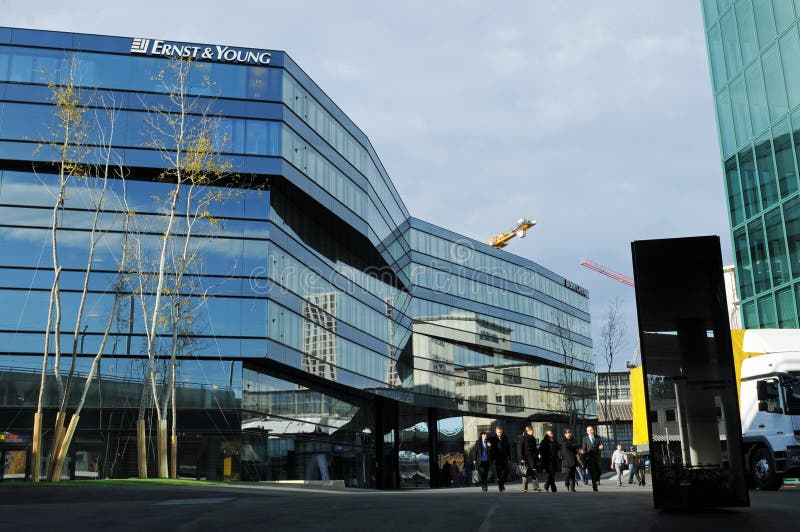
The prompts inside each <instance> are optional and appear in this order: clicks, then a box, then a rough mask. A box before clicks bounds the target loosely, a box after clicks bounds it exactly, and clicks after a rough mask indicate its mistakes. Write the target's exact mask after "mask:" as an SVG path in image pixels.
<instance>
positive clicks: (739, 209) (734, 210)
mask: <svg viewBox="0 0 800 532" xmlns="http://www.w3.org/2000/svg"><path fill="white" fill-rule="evenodd" d="M725 182H726V185H727V188H728V207H729V208H730V211H731V225H733V226H737V225H739V224H740V223H742V222H743V221H744V205H743V203H742V186H741V184H740V183H739V169H738V167H737V166H736V158H735V157H731V158H730V159H729V160H728V161H727V162H726V163H725Z"/></svg>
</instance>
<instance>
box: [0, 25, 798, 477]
mask: <svg viewBox="0 0 800 532" xmlns="http://www.w3.org/2000/svg"><path fill="white" fill-rule="evenodd" d="M149 42H150V41H148V43H149ZM147 46H149V44H146V45H145V47H147ZM198 46H200V45H198ZM134 48H135V40H132V39H128V38H120V37H103V36H93V35H81V34H65V33H56V32H44V31H33V30H19V29H10V28H0V249H2V250H3V252H2V254H0V273H2V275H0V301H2V303H3V304H2V305H0V345H2V346H3V347H2V348H0V420H2V421H3V423H4V426H6V427H8V429H7V430H8V431H9V432H10V433H13V434H15V435H17V436H18V438H16V439H15V440H14V441H15V442H17V443H15V444H13V445H12V444H11V443H8V441H11V440H10V439H7V441H6V443H3V444H1V445H0V452H5V453H23V454H22V455H17V454H11V455H9V456H14V457H15V464H16V465H15V466H14V468H13V469H14V472H13V474H12V473H9V475H11V476H13V477H14V478H18V477H19V478H24V477H25V476H26V475H28V476H29V475H30V464H29V461H30V460H27V455H25V452H26V449H27V447H26V444H25V442H26V441H27V442H28V445H29V442H30V434H31V431H32V418H33V411H34V410H35V408H36V405H37V403H38V400H39V387H40V377H41V372H42V369H41V368H42V362H43V355H42V352H43V350H44V349H47V351H48V353H49V354H50V355H49V357H48V359H47V360H48V364H49V365H48V367H47V370H46V373H45V378H44V380H43V381H42V382H43V383H44V394H43V401H42V405H43V408H44V411H45V423H46V424H47V423H52V420H51V419H50V418H51V417H54V415H55V410H56V409H57V408H58V406H59V403H60V402H61V398H62V391H63V380H64V376H65V375H66V373H67V372H68V371H69V369H68V368H69V367H70V366H71V365H72V364H73V361H74V374H75V376H76V379H77V380H78V381H80V382H81V385H80V386H77V387H73V388H72V389H71V391H70V393H69V394H68V396H67V397H66V399H65V402H66V403H65V404H67V405H68V407H69V409H74V408H76V406H77V405H78V403H79V401H80V398H81V392H82V390H83V381H84V380H85V379H86V378H87V375H88V374H89V373H90V371H91V367H92V361H93V359H94V356H95V355H96V354H97V353H102V355H103V356H102V358H100V359H99V360H100V362H99V365H98V367H97V368H96V378H95V380H94V381H93V382H92V383H91V386H90V387H89V388H88V389H89V393H88V395H87V400H86V404H85V410H84V414H83V416H82V420H81V425H79V427H78V436H77V438H76V443H75V445H74V449H73V452H72V454H71V455H70V458H69V460H70V462H69V464H70V465H69V467H68V468H67V470H66V472H65V475H66V476H67V477H76V478H94V477H101V476H102V477H105V476H129V475H132V476H133V475H135V474H136V456H135V426H134V423H135V418H136V415H137V411H139V410H140V408H142V406H141V405H143V404H145V408H146V409H147V411H148V412H150V411H151V410H152V409H153V408H154V407H155V406H156V405H155V404H153V401H152V399H150V398H148V397H150V396H148V393H145V391H146V387H145V386H146V384H147V382H148V379H150V378H153V379H155V385H154V386H153V388H154V389H155V390H157V391H158V394H157V395H158V397H160V398H161V399H159V401H161V400H163V401H164V403H163V405H161V406H162V410H163V411H164V412H167V410H168V409H167V399H164V398H165V397H168V396H169V390H170V386H169V384H170V375H171V371H172V370H171V368H170V359H171V357H172V355H173V354H174V356H175V359H176V369H175V380H176V385H175V403H176V408H177V415H176V416H175V418H176V423H177V426H178V431H177V432H178V435H179V436H178V459H177V469H178V473H179V475H180V476H188V477H197V478H239V479H244V480H268V481H280V480H301V481H320V482H342V483H345V484H347V485H350V486H357V487H367V488H396V487H415V486H422V485H424V486H437V485H461V484H466V483H467V482H468V481H467V479H469V476H468V474H467V473H468V472H469V469H470V467H472V466H471V463H470V458H469V453H468V452H465V451H468V450H469V448H470V446H471V444H472V443H473V442H474V441H475V440H476V439H477V436H478V434H477V432H476V431H477V430H478V429H479V428H484V427H491V426H492V425H493V424H498V423H502V424H505V425H507V427H510V428H512V429H513V430H512V431H507V432H508V433H509V435H510V436H512V439H514V438H516V437H517V436H515V435H514V434H515V433H516V434H520V433H521V432H522V425H523V424H525V423H533V424H534V425H535V427H536V430H537V431H538V434H541V433H542V432H543V430H544V429H545V428H546V427H550V426H556V425H557V426H558V427H559V428H560V427H562V426H564V425H566V424H570V425H576V426H577V425H582V424H586V423H588V422H590V421H591V420H594V419H596V416H597V410H596V406H595V392H594V386H595V385H594V364H593V357H592V342H591V338H590V322H589V299H588V293H587V292H586V291H585V290H584V289H582V288H581V287H578V286H577V285H575V284H574V283H571V282H569V281H568V280H566V279H564V278H563V277H561V276H559V275H558V274H556V273H554V272H551V271H549V270H547V269H546V268H543V267H542V266H540V265H538V264H535V263H533V262H531V261H528V260H526V259H523V258H521V257H517V256H514V255H512V254H509V253H507V252H505V251H499V250H495V249H493V248H490V247H488V246H486V245H485V244H482V243H480V242H477V241H475V240H471V239H469V238H466V237H464V236H462V235H459V234H456V233H453V232H451V231H448V230H445V229H443V228H440V227H437V226H434V225H431V224H429V223H426V222H423V221H421V220H418V219H416V218H413V217H411V216H410V215H409V213H408V211H407V209H406V208H405V206H404V205H403V202H402V199H401V198H400V197H399V195H398V193H397V191H396V190H395V188H394V185H393V184H392V182H391V180H390V178H389V176H388V174H387V172H386V170H385V169H384V167H383V165H382V164H381V162H380V160H379V159H378V156H377V154H376V153H375V151H374V149H373V148H372V146H371V144H370V143H369V140H368V139H367V137H366V136H365V135H364V133H363V132H362V131H361V130H360V129H358V127H357V126H356V125H355V124H354V123H353V122H352V121H351V120H350V119H349V118H348V117H347V116H346V115H345V114H344V113H343V112H342V111H341V110H340V109H339V108H338V107H337V106H336V105H335V104H334V103H333V102H332V101H331V100H330V98H328V96H327V95H325V93H324V92H323V91H322V90H321V89H320V88H319V87H318V86H317V85H316V84H315V83H314V82H313V81H312V80H311V79H310V78H308V76H307V75H306V74H305V73H304V72H303V71H302V69H300V68H299V67H298V66H297V65H296V64H295V63H294V62H293V61H292V59H291V58H290V57H288V56H287V55H286V54H284V53H282V52H270V54H271V56H270V63H269V64H268V65H258V66H256V65H250V64H236V63H225V62H214V61H202V60H201V61H194V62H190V63H188V64H184V63H180V65H182V67H185V68H186V69H187V70H186V77H185V83H184V84H183V85H182V90H181V92H180V94H179V95H178V96H181V97H179V98H176V91H175V88H174V87H175V86H174V85H168V84H166V83H164V78H165V72H167V73H169V72H170V69H172V68H173V67H174V66H175V65H176V64H178V62H177V61H176V60H174V59H169V58H165V57H156V56H152V55H149V54H145V53H142V50H138V51H134ZM67 84H68V85H70V86H72V85H74V86H75V87H76V92H75V94H76V95H77V100H78V107H79V108H80V109H81V113H82V114H81V115H80V116H81V121H80V127H79V128H76V131H78V132H79V133H76V135H78V136H77V137H73V139H75V138H77V139H79V142H76V146H73V147H70V149H69V150H64V149H62V147H61V144H59V141H61V140H63V139H64V138H65V135H66V133H65V130H64V123H65V122H64V117H63V115H59V107H58V106H57V105H54V101H55V99H54V94H55V93H54V90H57V89H58V88H59V87H63V86H65V85H67ZM185 101H191V102H192V103H193V104H197V105H198V107H192V108H191V110H190V112H188V113H183V114H181V112H180V109H181V108H180V105H182V103H181V102H185ZM198 109H199V110H198ZM184 115H185V121H184V122H181V123H182V124H185V127H186V128H187V129H188V130H191V131H194V130H198V129H202V128H208V130H209V131H210V136H209V137H208V150H209V151H210V152H211V153H213V157H214V164H218V165H219V166H220V167H222V166H224V168H225V171H224V172H223V173H224V176H223V178H221V179H219V180H215V181H202V180H201V181H196V182H195V181H181V182H180V183H176V182H175V180H176V179H182V178H180V177H179V176H178V174H177V173H176V172H175V168H174V167H173V166H171V164H172V162H171V161H174V159H171V158H170V157H174V155H175V153H176V152H175V149H174V145H171V142H172V141H173V140H174V138H173V137H172V136H170V131H171V128H172V127H173V126H174V124H175V123H176V120H177V118H176V117H181V116H184ZM171 146H172V147H171ZM785 149H789V150H790V151H791V154H793V153H794V151H793V144H790V146H789V148H785ZM65 153H66V154H67V156H68V158H69V162H70V165H68V166H67V167H66V168H67V169H68V172H67V173H68V175H67V177H66V178H64V174H63V173H60V172H59V169H63V168H65V167H64V166H63V165H61V166H59V164H58V162H59V160H60V158H61V157H62V155H64V154H65ZM186 153H188V154H189V155H192V153H193V152H191V150H188V151H187V152H186ZM758 157H760V155H759V154H758V153H757V152H756V155H755V158H754V159H753V161H757V160H758V159H757V158H758ZM781 157H783V159H782V158H781ZM785 158H786V155H785V154H783V155H782V156H781V155H779V156H776V161H777V160H781V161H783V160H784V159H785ZM108 161H113V163H112V164H111V166H112V167H114V170H113V171H112V172H111V174H113V176H112V177H113V178H111V179H105V178H103V175H106V174H102V168H108V166H105V167H104V163H107V162H108ZM204 164H208V163H207V162H204ZM204 168H206V167H204ZM737 171H739V170H738V169H737ZM98 172H99V173H98ZM62 182H63V183H65V187H64V190H63V202H59V201H58V200H57V198H58V197H59V192H60V185H61V183H62ZM782 186H783V185H782ZM786 186H789V185H788V184H787V185H786ZM759 197H760V196H759ZM173 198H175V205H176V207H175V208H174V209H172V208H171V207H170V205H171V200H172V199H173ZM171 212H174V215H175V216H174V217H173V216H171V215H170V213H171ZM773 226H774V220H772V219H770V220H769V221H767V222H766V223H764V224H762V226H760V227H761V231H762V233H763V238H762V243H763V246H764V249H765V250H767V249H773V247H774V242H773V240H774V227H773ZM53 228H55V229H53ZM745 230H749V229H747V228H746V229H745ZM54 235H55V239H54ZM92 243H94V245H92ZM162 249H163V250H164V253H163V256H164V257H166V259H165V261H164V262H165V263H166V264H168V267H167V268H166V270H165V271H166V274H165V276H164V286H163V287H162V288H161V289H159V288H158V280H159V276H158V271H159V266H158V265H159V260H158V259H159V257H160V256H161V255H160V252H161V250H162ZM92 250H93V251H92ZM54 251H55V253H54ZM745 251H748V252H749V249H748V250H745ZM54 255H57V257H56V258H54ZM792 260H793V259H792V256H791V255H790V254H788V253H787V254H786V255H785V257H784V261H786V263H787V264H788V263H791V261H792ZM122 264H125V267H124V268H123V266H122ZM87 266H88V268H87ZM87 271H88V272H89V273H88V274H87ZM56 272H58V273H57V274H56ZM54 283H55V284H56V285H57V287H58V290H56V291H54V290H53V286H54ZM84 287H85V290H84ZM56 293H57V294H58V298H57V301H56V303H55V308H57V312H58V316H59V317H58V319H59V320H60V322H59V323H60V326H59V327H60V331H61V334H60V335H59V337H58V341H59V344H60V347H59V348H58V349H59V350H60V353H61V355H60V366H59V367H58V368H55V367H54V363H55V359H54V357H53V353H54V352H55V350H56V338H54V336H55V325H54V322H53V321H50V322H49V325H48V309H49V308H51V307H49V305H50V301H51V297H53V295H54V294H56ZM156 296H159V301H160V303H158V305H159V306H158V307H157V308H159V309H162V308H163V310H157V311H156V315H157V317H158V318H157V319H156V320H154V321H151V317H152V315H153V313H152V312H153V309H154V308H156V304H157V303H156ZM162 296H163V297H162ZM786 304H787V299H786V297H783V298H782V299H781V300H780V305H783V307H782V309H783V310H782V311H781V312H782V313H777V314H776V319H785V310H786V309H785V308H784V307H785V306H786ZM792 304H794V303H792ZM148 309H149V313H148ZM51 315H52V314H51ZM79 316H80V317H79ZM153 324H155V333H154V334H151V331H152V330H153V329H151V327H153ZM106 330H107V331H108V332H107V333H106ZM151 337H153V338H154V342H155V343H153V344H151V343H150V341H149V339H150V338H151ZM45 346H47V347H45ZM150 352H153V353H155V358H154V360H155V362H154V363H153V364H152V365H151V364H150V362H149V358H148V353H150ZM149 375H152V377H149ZM148 416H149V417H148V423H152V422H153V416H152V414H148ZM167 416H168V417H169V416H171V414H167ZM84 419H88V421H86V422H84ZM47 437H49V436H46V438H45V439H47ZM26 438H27V439H26ZM151 443H152V442H151ZM4 446H5V447H4ZM44 447H45V449H47V448H48V443H47V442H45V445H44ZM154 447H155V446H154V445H151V448H154ZM149 452H150V456H151V461H152V462H154V461H155V460H154V459H153V458H154V456H153V453H154V452H155V451H154V450H152V449H151V451H149ZM434 457H435V458H434ZM26 460H27V461H26ZM19 464H22V465H19ZM26 464H27V465H26ZM151 468H152V464H151ZM20 470H23V471H22V472H21V473H20ZM445 470H447V476H446V477H445V476H443V475H444V474H445ZM9 478H11V477H9Z"/></svg>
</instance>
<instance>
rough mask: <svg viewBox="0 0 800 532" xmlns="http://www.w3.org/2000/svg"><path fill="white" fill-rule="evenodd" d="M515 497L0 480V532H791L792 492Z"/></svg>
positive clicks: (628, 491) (633, 489)
mask: <svg viewBox="0 0 800 532" xmlns="http://www.w3.org/2000/svg"><path fill="white" fill-rule="evenodd" d="M608 484H609V483H608V482H605V483H604V484H603V485H602V486H601V491H599V492H598V493H592V492H591V490H588V491H587V489H586V488H585V487H584V488H579V491H578V492H577V493H569V492H566V491H559V492H558V493H544V492H541V493H536V492H529V493H527V494H523V493H521V492H520V491H519V489H520V486H519V485H511V486H509V488H508V490H507V491H506V492H505V493H502V494H501V493H498V492H497V490H496V489H494V490H493V491H490V492H489V493H487V494H483V493H481V492H480V490H477V489H474V488H458V489H444V490H418V491H403V492H377V491H363V490H325V489H309V488H303V487H283V486H263V485H254V486H252V487H249V486H248V487H241V486H235V487H234V486H232V487H175V486H168V487H165V486H98V487H91V486H86V487H83V486H81V487H67V486H64V487H49V486H41V487H31V486H20V487H7V486H0V512H2V523H3V528H4V529H6V530H25V531H34V530H64V531H66V530H135V531H137V532H141V531H146V532H153V531H158V530H192V531H196V530H240V531H244V530H295V531H296V530H315V531H325V530H349V531H362V530H369V531H374V530H377V531H380V532H389V531H393V530H402V531H410V532H422V531H434V530H436V531H440V530H460V531H468V530H496V531H500V530H576V529H578V530H579V529H581V528H584V529H585V527H589V526H590V527H592V529H593V530H615V531H618V532H629V531H630V532H633V531H636V532H638V531H642V530H657V531H661V530H663V531H672V530H681V529H683V530H684V531H686V532H689V531H691V530H692V529H694V530H698V531H699V530H702V531H706V530H725V531H729V530H764V531H767V530H769V531H780V530H794V529H796V528H797V526H798V523H799V522H800V490H791V491H790V490H782V491H780V492H774V493H761V492H751V503H752V507H751V508H749V509H731V510H716V511H707V512H692V513H666V512H659V511H655V510H653V508H652V494H651V492H650V490H649V488H648V487H644V488H641V487H638V486H628V485H626V486H625V487H623V488H618V487H616V486H610V485H608Z"/></svg>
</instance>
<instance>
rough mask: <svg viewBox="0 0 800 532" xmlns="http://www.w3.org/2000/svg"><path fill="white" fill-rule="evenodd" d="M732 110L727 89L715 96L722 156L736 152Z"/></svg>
mask: <svg viewBox="0 0 800 532" xmlns="http://www.w3.org/2000/svg"><path fill="white" fill-rule="evenodd" d="M732 113H733V108H732V107H731V96H730V94H729V93H728V89H723V90H722V91H721V92H720V93H719V95H717V119H718V120H719V134H720V139H721V143H722V153H723V155H724V156H727V155H730V154H731V153H734V152H735V151H736V131H735V130H734V126H733V115H732Z"/></svg>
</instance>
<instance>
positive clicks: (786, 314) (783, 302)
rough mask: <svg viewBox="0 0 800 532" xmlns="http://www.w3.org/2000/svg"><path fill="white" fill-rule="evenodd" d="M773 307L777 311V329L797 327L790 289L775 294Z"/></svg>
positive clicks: (792, 295)
mask: <svg viewBox="0 0 800 532" xmlns="http://www.w3.org/2000/svg"><path fill="white" fill-rule="evenodd" d="M775 306H776V307H777V311H778V327H779V328H781V329H793V328H796V327H797V310H796V309H795V301H794V294H793V293H792V289H791V288H787V289H786V290H781V291H780V292H778V293H777V294H775Z"/></svg>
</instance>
